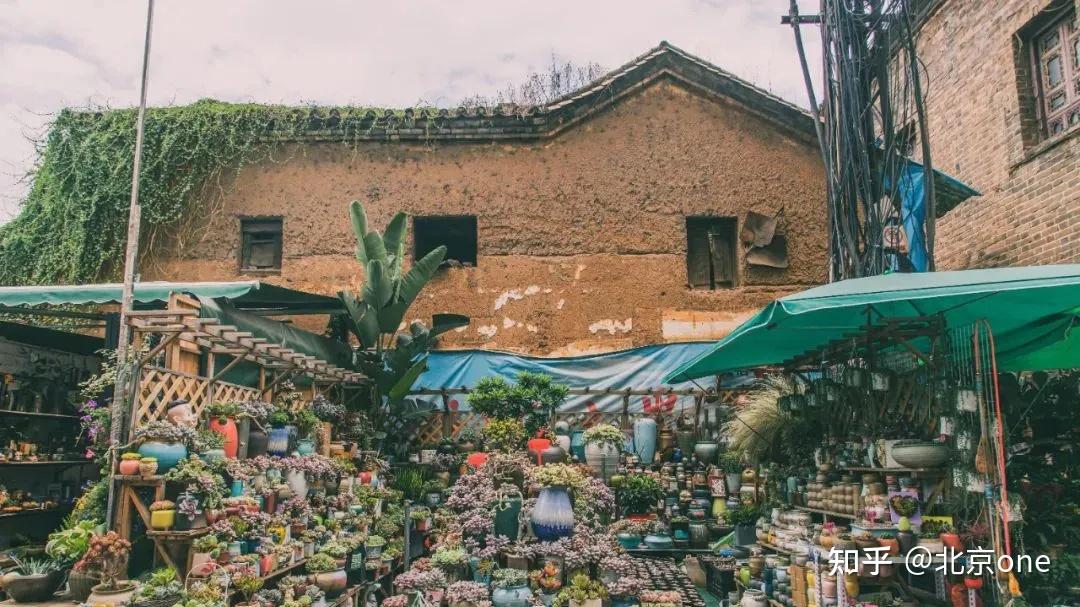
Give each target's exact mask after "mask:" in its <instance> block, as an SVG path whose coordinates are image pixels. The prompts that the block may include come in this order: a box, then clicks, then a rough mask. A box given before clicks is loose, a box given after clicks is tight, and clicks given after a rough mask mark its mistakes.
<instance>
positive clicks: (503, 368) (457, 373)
mask: <svg viewBox="0 0 1080 607" xmlns="http://www.w3.org/2000/svg"><path fill="white" fill-rule="evenodd" d="M712 346H713V344H712V342H698V343H675V344H658V345H652V346H644V347H641V348H634V349H632V350H622V351H619V352H608V353H604V354H596V355H590V356H573V357H565V358H541V357H534V356H520V355H517V354H510V353H507V352H492V351H486V350H436V351H434V352H431V354H430V356H429V358H428V368H427V371H425V372H424V373H423V374H422V375H421V376H420V379H419V380H417V382H416V384H414V386H413V390H414V391H419V390H446V391H447V392H448V393H449V396H450V398H451V399H453V400H452V402H451V403H450V407H451V408H452V409H453V408H454V407H456V408H457V409H456V410H458V411H467V410H468V408H469V407H468V403H467V402H466V399H465V395H464V394H462V393H461V392H458V393H456V394H455V393H454V390H460V389H461V388H472V387H473V386H475V385H476V382H477V381H478V380H479V379H480V378H483V377H490V376H499V377H503V378H505V379H506V380H508V381H511V382H512V381H513V380H514V378H515V377H516V376H517V374H518V373H520V372H522V371H531V372H534V373H546V374H548V375H550V376H552V377H553V378H554V379H555V381H557V382H559V383H561V384H565V385H566V386H568V387H570V388H577V389H583V388H588V389H589V390H591V391H596V392H598V394H589V395H574V394H572V395H570V397H569V398H568V399H567V400H566V403H564V404H563V406H562V410H564V411H582V410H596V411H622V398H623V397H622V396H621V395H618V394H602V392H603V391H604V390H626V389H628V388H629V389H632V390H664V389H667V388H674V389H692V388H698V387H699V385H700V386H704V387H709V386H711V385H712V382H711V381H707V382H704V383H701V384H694V383H692V382H681V383H675V384H665V383H664V382H663V381H662V378H663V376H664V372H665V370H667V369H673V368H675V367H679V366H682V365H683V364H685V363H688V362H690V361H691V360H694V359H695V358H697V357H698V356H700V355H701V354H703V353H704V352H706V351H708V350H709V349H711V348H712ZM738 383H739V378H737V377H735V376H732V377H731V378H728V379H727V380H726V381H725V384H724V385H736V384H738ZM414 398H415V399H417V400H424V401H427V402H428V403H431V404H433V405H435V406H437V407H440V408H441V407H442V401H441V398H440V397H438V396H414ZM643 398H644V397H642V396H634V397H631V401H630V412H631V413H633V412H640V411H642V408H643V400H642V399H643ZM693 404H694V399H693V397H692V396H681V397H679V401H678V403H677V404H676V407H675V408H676V410H680V409H682V408H685V407H692V406H693Z"/></svg>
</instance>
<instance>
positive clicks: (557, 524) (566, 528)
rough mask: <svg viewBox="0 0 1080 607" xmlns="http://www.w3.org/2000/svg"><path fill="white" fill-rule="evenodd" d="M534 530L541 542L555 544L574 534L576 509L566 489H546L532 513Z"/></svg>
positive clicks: (541, 493) (541, 492) (542, 491)
mask: <svg viewBox="0 0 1080 607" xmlns="http://www.w3.org/2000/svg"><path fill="white" fill-rule="evenodd" d="M531 523H532V529H533V533H535V534H536V537H538V538H540V540H541V541H545V542H553V541H555V540H557V539H559V538H562V537H567V536H569V535H570V534H571V533H573V532H574V507H573V505H572V504H571V503H570V494H569V493H568V492H567V489H566V487H544V488H543V489H541V490H540V497H538V498H537V500H536V506H535V507H533V511H532V519H531Z"/></svg>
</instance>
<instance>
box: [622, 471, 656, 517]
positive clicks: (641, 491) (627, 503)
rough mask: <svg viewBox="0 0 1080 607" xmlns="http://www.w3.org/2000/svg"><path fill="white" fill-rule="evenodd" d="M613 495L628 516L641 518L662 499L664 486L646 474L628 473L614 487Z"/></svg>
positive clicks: (651, 510) (650, 511)
mask: <svg viewBox="0 0 1080 607" xmlns="http://www.w3.org/2000/svg"><path fill="white" fill-rule="evenodd" d="M615 497H616V499H617V500H618V503H619V507H620V508H622V510H623V513H624V514H625V515H626V516H627V517H628V518H637V519H643V518H648V515H649V514H650V513H652V512H653V510H655V509H656V507H657V505H658V504H659V503H660V500H662V499H664V488H663V487H662V486H661V485H660V481H659V480H657V479H656V478H655V477H653V476H650V475H648V474H628V475H627V476H626V478H624V479H623V480H622V482H621V483H619V486H618V487H616V488H615Z"/></svg>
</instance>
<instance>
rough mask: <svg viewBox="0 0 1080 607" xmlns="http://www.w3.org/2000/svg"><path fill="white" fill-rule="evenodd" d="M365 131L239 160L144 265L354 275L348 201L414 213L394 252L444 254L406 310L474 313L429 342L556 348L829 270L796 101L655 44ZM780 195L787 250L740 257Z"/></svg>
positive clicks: (821, 211) (687, 334)
mask: <svg viewBox="0 0 1080 607" xmlns="http://www.w3.org/2000/svg"><path fill="white" fill-rule="evenodd" d="M375 119H376V117H374V116H373V120H375ZM368 138H369V139H370V141H366V142H363V143H361V144H359V145H358V146H355V147H343V146H342V145H340V144H335V145H332V144H329V143H326V142H325V138H323V139H322V141H320V136H318V135H312V136H311V137H308V138H306V139H304V140H302V141H292V142H290V143H288V144H287V145H290V146H302V149H298V150H297V153H295V154H291V155H290V158H291V159H290V160H288V161H287V162H284V163H275V164H270V163H268V164H264V165H255V166H250V167H246V168H244V169H243V170H242V171H240V173H239V175H238V176H237V177H236V178H235V181H234V182H232V183H229V184H226V188H225V191H226V192H227V193H226V194H225V198H224V207H223V212H220V213H215V214H213V215H212V216H210V217H209V218H208V219H206V223H205V225H203V226H202V228H203V230H204V231H205V234H206V237H205V239H204V240H202V241H201V242H200V243H199V244H198V245H197V246H193V247H189V248H188V249H187V250H185V251H183V252H176V251H174V252H172V253H169V254H165V255H162V256H160V257H159V258H158V259H156V260H153V262H152V263H150V264H148V265H147V266H146V268H147V271H146V272H145V273H144V279H151V278H157V279H161V278H172V279H179V278H183V279H188V280H196V279H198V280H227V279H237V278H241V277H249V276H260V277H264V278H265V279H266V280H269V281H272V282H278V283H282V284H285V285H288V286H291V287H296V288H300V289H306V290H312V291H317V292H323V293H334V292H336V291H337V290H338V289H340V288H341V287H343V286H345V285H349V284H356V283H357V282H358V281H359V280H360V279H361V278H362V270H361V269H360V267H359V265H358V264H357V263H356V261H355V260H354V259H353V256H352V251H353V248H354V239H353V235H352V233H351V231H350V226H349V221H348V215H347V211H346V203H347V202H348V201H350V200H352V199H357V200H360V201H362V202H363V203H364V204H365V206H366V208H367V211H368V215H369V220H370V222H371V224H372V225H375V226H384V225H385V224H386V222H387V221H388V220H389V219H390V217H391V216H392V214H393V213H395V212H397V211H399V210H404V211H406V212H408V213H409V214H411V215H412V216H413V217H414V219H413V225H412V226H411V228H412V229H411V238H412V242H410V243H409V250H410V257H411V256H412V255H413V254H415V253H420V254H423V253H425V252H426V251H428V250H430V248H432V247H434V246H437V245H438V244H446V245H448V247H449V252H450V257H452V258H453V259H455V260H457V261H458V262H460V263H455V264H453V265H452V266H451V267H447V268H445V269H444V270H442V271H441V272H440V275H439V276H438V277H437V279H436V281H435V282H434V283H433V284H432V285H430V286H429V287H428V288H427V289H426V290H425V291H424V292H423V293H422V294H421V299H420V300H419V301H418V302H417V305H416V306H415V307H414V308H413V310H412V313H411V316H412V317H415V318H420V319H426V318H429V317H430V315H431V313H433V312H440V311H453V312H460V313H464V314H468V315H469V316H471V317H472V319H473V320H472V324H471V325H470V326H469V327H468V328H466V329H464V330H462V331H460V332H458V333H451V334H450V335H448V336H447V337H446V338H444V340H443V346H444V347H489V348H499V349H506V350H514V351H519V352H527V353H533V354H569V353H580V352H587V351H600V350H613V349H619V348H625V347H630V346H636V345H643V344H647V343H656V342H662V341H685V340H688V339H708V338H715V337H718V336H721V335H723V334H725V333H726V332H727V331H730V329H731V328H733V327H734V326H736V325H737V324H738V323H739V322H741V321H742V320H743V319H744V318H745V317H747V316H748V315H749V314H750V313H751V312H752V311H753V310H755V309H756V308H757V307H759V306H761V305H763V304H765V303H767V302H768V301H770V300H771V299H773V298H775V297H778V296H782V295H785V294H787V293H790V292H793V291H796V290H800V289H803V288H806V287H807V286H809V285H815V284H819V283H822V282H824V281H825V278H826V277H825V267H826V263H825V258H826V240H825V193H824V188H823V184H822V168H821V162H820V159H819V155H818V152H817V147H816V143H815V139H814V133H813V127H812V124H811V123H810V119H809V117H808V116H807V114H806V113H805V112H804V111H803V110H801V109H800V108H798V107H796V106H794V105H792V104H790V103H787V102H785V101H783V100H781V99H779V98H777V97H775V96H773V95H770V94H769V93H767V92H765V91H762V90H760V89H757V88H755V87H753V86H752V85H750V84H748V83H746V82H744V81H742V80H740V79H738V78H736V77H734V76H732V75H731V74H728V73H727V72H724V71H723V70H721V69H719V68H718V67H716V66H714V65H711V64H709V63H707V62H705V61H702V60H700V59H698V58H695V57H693V56H691V55H689V54H687V53H685V52H683V51H681V50H679V49H677V48H675V47H672V46H670V45H668V44H666V43H665V44H661V45H660V46H658V47H657V48H655V49H653V50H652V51H650V52H649V53H647V54H645V55H643V56H641V57H639V58H637V59H635V60H634V61H633V62H631V63H629V64H627V65H625V66H623V67H621V68H619V69H617V70H615V71H613V72H611V73H610V74H608V75H606V76H605V77H604V78H602V79H601V80H599V81H597V82H595V83H593V84H591V85H589V86H587V87H585V88H583V89H582V90H579V91H577V92H575V93H573V94H571V95H568V96H567V97H565V98H562V99H560V100H558V101H556V102H554V103H551V104H549V105H547V106H545V107H536V108H530V109H528V110H527V111H505V112H503V111H499V110H498V109H492V110H477V111H468V112H464V111H449V112H448V111H437V112H429V111H426V110H424V111H419V110H418V111H417V112H415V113H413V112H406V113H405V115H404V117H403V118H402V119H401V120H400V121H397V122H395V121H389V122H379V123H373V128H372V129H371V131H370V134H369V135H368ZM781 210H782V211H783V213H782V216H781V217H780V220H779V222H778V226H777V229H776V232H775V233H776V236H774V240H773V241H771V246H772V245H779V248H778V249H777V250H778V251H779V253H780V254H781V257H783V253H784V246H783V245H784V244H785V242H782V241H786V258H787V260H789V264H788V267H786V268H777V267H767V266H763V265H754V264H752V263H748V260H747V258H746V251H745V250H744V247H743V245H742V244H741V242H740V238H739V234H740V230H742V229H743V228H747V227H753V226H752V225H748V223H747V216H748V213H750V212H755V213H758V214H760V215H764V216H767V217H773V216H775V215H776V214H778V213H779V212H780V211H781ZM758 219H760V217H758ZM760 233H761V231H760V230H759V235H760ZM710 234H711V236H710ZM747 235H752V234H751V231H750V230H747ZM751 261H753V259H751Z"/></svg>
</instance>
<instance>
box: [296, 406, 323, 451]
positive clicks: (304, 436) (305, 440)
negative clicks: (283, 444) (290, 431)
mask: <svg viewBox="0 0 1080 607" xmlns="http://www.w3.org/2000/svg"><path fill="white" fill-rule="evenodd" d="M293 423H294V424H296V432H297V435H298V436H299V440H298V441H297V444H296V452H297V453H299V454H300V455H311V454H312V453H315V429H316V428H318V427H319V417H318V416H317V415H315V412H314V411H312V410H311V409H302V410H300V411H299V412H298V413H297V414H296V416H295V418H294V419H293Z"/></svg>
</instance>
